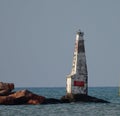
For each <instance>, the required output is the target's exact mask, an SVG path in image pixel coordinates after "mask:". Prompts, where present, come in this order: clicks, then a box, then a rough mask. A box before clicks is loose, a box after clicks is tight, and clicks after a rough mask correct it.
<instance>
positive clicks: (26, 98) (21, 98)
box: [9, 90, 45, 104]
mask: <svg viewBox="0 0 120 116" xmlns="http://www.w3.org/2000/svg"><path fill="white" fill-rule="evenodd" d="M9 96H10V97H13V98H14V104H41V103H42V102H44V100H45V97H43V96H39V95H37V94H34V93H32V92H30V91H28V90H21V91H17V92H15V93H14V94H11V95H9Z"/></svg>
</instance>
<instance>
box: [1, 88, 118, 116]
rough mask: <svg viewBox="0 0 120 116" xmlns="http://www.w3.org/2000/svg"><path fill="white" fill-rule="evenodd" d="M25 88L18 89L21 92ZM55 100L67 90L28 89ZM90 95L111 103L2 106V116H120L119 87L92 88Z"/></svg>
mask: <svg viewBox="0 0 120 116" xmlns="http://www.w3.org/2000/svg"><path fill="white" fill-rule="evenodd" d="M21 89H24V88H16V90H21ZM27 89H29V90H30V91H32V92H34V93H37V94H40V95H43V96H46V97H49V98H50V97H53V98H60V97H61V96H63V95H65V92H66V91H65V88H27ZM89 95H91V96H95V97H98V98H102V99H105V100H108V101H110V102H111V103H110V104H106V103H70V104H69V103H66V104H49V105H13V106H9V105H8V106H4V105H0V116H120V97H119V96H118V88H117V87H92V88H89Z"/></svg>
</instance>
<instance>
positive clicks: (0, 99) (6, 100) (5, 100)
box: [0, 96, 14, 105]
mask: <svg viewBox="0 0 120 116" xmlns="http://www.w3.org/2000/svg"><path fill="white" fill-rule="evenodd" d="M0 104H1V105H14V98H13V97H10V96H0Z"/></svg>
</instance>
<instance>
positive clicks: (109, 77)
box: [0, 0, 120, 87]
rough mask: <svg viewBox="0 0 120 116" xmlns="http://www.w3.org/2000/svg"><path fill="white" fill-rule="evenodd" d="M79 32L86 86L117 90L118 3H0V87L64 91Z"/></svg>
mask: <svg viewBox="0 0 120 116" xmlns="http://www.w3.org/2000/svg"><path fill="white" fill-rule="evenodd" d="M79 29H81V31H83V32H84V39H85V49H86V59H87V67H88V86H89V87H96V86H101V87H102V86H119V85H120V0H0V81H2V82H10V83H14V84H15V86H16V87H65V86H66V75H68V74H70V72H71V69H72V60H73V51H74V43H75V36H76V32H77V31H78V30H79Z"/></svg>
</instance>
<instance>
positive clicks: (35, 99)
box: [0, 82, 109, 105]
mask: <svg viewBox="0 0 120 116" xmlns="http://www.w3.org/2000/svg"><path fill="white" fill-rule="evenodd" d="M12 90H14V84H13V83H3V82H0V104H1V105H22V104H26V105H29V104H32V105H36V104H59V103H71V102H95V103H98V102H99V103H109V102H108V101H105V100H102V99H98V98H95V97H91V96H88V95H81V94H80V95H79V94H77V95H65V96H63V97H62V98H61V99H55V98H46V97H44V96H41V95H37V94H35V93H32V92H31V91H29V90H20V91H15V92H14V91H12Z"/></svg>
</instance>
